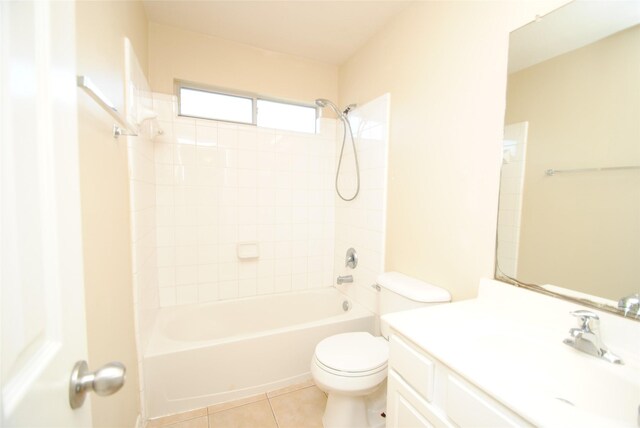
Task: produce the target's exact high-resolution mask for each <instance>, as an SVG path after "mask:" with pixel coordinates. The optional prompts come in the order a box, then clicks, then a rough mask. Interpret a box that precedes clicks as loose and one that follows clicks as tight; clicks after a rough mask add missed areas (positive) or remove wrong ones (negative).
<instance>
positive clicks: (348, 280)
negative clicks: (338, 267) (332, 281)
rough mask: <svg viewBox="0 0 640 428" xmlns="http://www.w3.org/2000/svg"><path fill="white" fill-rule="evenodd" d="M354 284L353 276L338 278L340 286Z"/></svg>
mask: <svg viewBox="0 0 640 428" xmlns="http://www.w3.org/2000/svg"><path fill="white" fill-rule="evenodd" d="M351 282H353V275H345V276H339V277H338V285H340V284H344V283H351Z"/></svg>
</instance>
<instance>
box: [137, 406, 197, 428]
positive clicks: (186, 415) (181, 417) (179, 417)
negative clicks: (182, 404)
mask: <svg viewBox="0 0 640 428" xmlns="http://www.w3.org/2000/svg"><path fill="white" fill-rule="evenodd" d="M200 416H207V408H206V407H203V408H202V409H196V410H190V411H188V412H183V413H177V414H175V415H169V416H163V417H161V418H156V419H150V420H149V421H147V425H146V428H159V427H166V426H168V425H171V424H175V423H176V422H182V421H186V420H189V419H194V418H197V417H200Z"/></svg>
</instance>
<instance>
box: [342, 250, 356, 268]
mask: <svg viewBox="0 0 640 428" xmlns="http://www.w3.org/2000/svg"><path fill="white" fill-rule="evenodd" d="M356 266H358V253H356V249H355V248H349V249H348V250H347V256H346V257H345V259H344V267H348V268H351V269H355V268H356Z"/></svg>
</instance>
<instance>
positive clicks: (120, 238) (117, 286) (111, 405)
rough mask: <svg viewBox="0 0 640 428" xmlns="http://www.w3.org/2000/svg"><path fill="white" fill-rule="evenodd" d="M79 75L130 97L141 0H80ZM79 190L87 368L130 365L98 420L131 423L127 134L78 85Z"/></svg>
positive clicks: (134, 406) (100, 401)
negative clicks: (128, 76) (127, 84)
mask: <svg viewBox="0 0 640 428" xmlns="http://www.w3.org/2000/svg"><path fill="white" fill-rule="evenodd" d="M76 31H77V66H78V74H79V75H86V76H89V77H90V78H91V79H92V80H93V81H94V83H95V84H96V85H97V86H98V87H99V88H100V89H101V90H102V91H103V92H104V94H105V95H106V96H107V97H108V98H110V99H111V100H112V101H113V102H114V103H115V104H116V107H117V108H118V109H119V110H122V107H123V99H124V84H123V77H124V37H125V36H127V37H129V38H130V39H131V41H132V43H133V46H134V48H135V51H136V53H137V54H138V57H139V59H140V62H141V63H142V64H143V66H145V64H146V63H147V21H146V15H145V11H144V8H143V6H142V3H141V2H128V1H109V2H94V1H80V2H78V3H77V7H76ZM78 116H79V117H78V128H79V130H78V131H79V145H80V147H79V152H80V181H81V182H80V190H81V199H82V201H81V202H82V229H83V246H84V263H85V264H84V272H85V288H86V313H87V330H88V343H89V366H90V368H92V369H95V368H98V367H99V366H101V365H103V364H105V363H107V362H109V361H112V360H119V361H122V362H123V363H124V364H125V365H126V366H127V380H126V383H125V386H124V387H123V389H122V390H121V391H119V392H118V393H117V394H115V395H113V396H110V397H98V396H96V395H92V398H91V400H92V407H93V426H95V427H133V426H134V425H135V423H136V418H137V415H138V413H139V411H140V404H139V391H138V390H139V384H138V367H137V356H136V345H135V328H134V312H133V311H134V310H133V290H132V276H131V241H130V236H129V235H130V229H129V181H128V173H127V150H126V149H127V148H126V139H125V138H120V139H119V140H115V139H114V138H113V137H112V135H111V127H112V125H113V120H112V119H111V118H110V117H109V116H108V115H107V114H106V113H105V112H104V111H103V110H101V109H100V108H99V107H98V106H97V104H96V103H95V101H93V100H92V99H90V98H89V97H88V96H87V95H86V94H85V93H84V92H82V91H80V90H79V91H78Z"/></svg>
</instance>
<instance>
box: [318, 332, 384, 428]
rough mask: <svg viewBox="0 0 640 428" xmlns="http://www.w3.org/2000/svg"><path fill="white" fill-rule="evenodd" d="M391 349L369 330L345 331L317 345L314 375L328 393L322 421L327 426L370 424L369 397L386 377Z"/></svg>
mask: <svg viewBox="0 0 640 428" xmlns="http://www.w3.org/2000/svg"><path fill="white" fill-rule="evenodd" d="M388 359H389V348H388V346H387V342H386V341H385V340H384V339H383V338H381V337H374V336H373V335H371V334H370V333H368V332H354V333H342V334H337V335H335V336H330V337H328V338H326V339H324V340H322V341H321V342H320V343H318V345H317V346H316V351H315V353H314V356H313V361H312V363H311V374H312V376H313V378H314V380H315V382H316V385H317V386H318V387H319V388H320V389H322V390H323V391H325V392H326V393H327V394H328V398H327V407H326V409H325V413H324V415H323V417H322V423H323V425H324V426H325V428H327V427H350V428H351V427H368V426H370V425H371V424H370V423H369V421H368V417H367V404H366V403H367V402H366V397H367V396H368V395H369V394H371V393H372V392H374V391H375V390H376V389H378V388H379V387H380V385H381V384H382V383H383V382H384V380H385V379H386V378H387V361H388Z"/></svg>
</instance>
